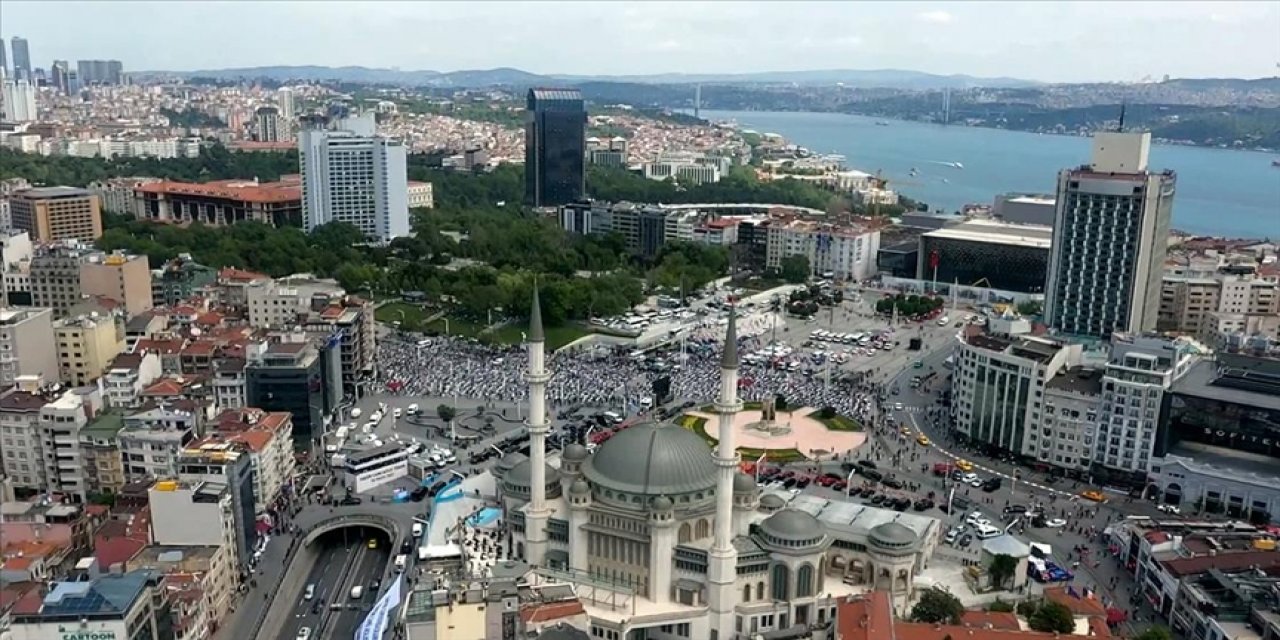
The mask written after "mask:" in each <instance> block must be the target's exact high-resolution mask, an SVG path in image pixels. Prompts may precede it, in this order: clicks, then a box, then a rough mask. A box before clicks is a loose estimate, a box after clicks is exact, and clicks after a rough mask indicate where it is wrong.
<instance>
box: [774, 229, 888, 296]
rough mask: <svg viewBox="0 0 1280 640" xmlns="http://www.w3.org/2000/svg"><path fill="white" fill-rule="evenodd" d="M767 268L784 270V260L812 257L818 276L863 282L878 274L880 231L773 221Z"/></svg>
mask: <svg viewBox="0 0 1280 640" xmlns="http://www.w3.org/2000/svg"><path fill="white" fill-rule="evenodd" d="M767 233H768V236H767V238H768V239H767V241H766V243H767V244H766V249H765V267H766V268H769V269H781V268H782V259H783V258H786V257H788V256H793V255H802V256H805V257H806V258H808V260H809V267H810V269H812V270H813V273H814V274H815V275H824V274H825V275H829V276H830V277H834V278H839V279H841V280H855V281H861V280H865V279H867V278H870V277H871V276H872V275H875V273H876V256H877V254H878V253H879V251H880V231H879V230H878V229H873V228H869V227H862V226H840V225H833V224H828V223H820V222H812V221H808V220H790V221H786V220H773V221H772V222H771V223H770V224H769V227H768V232H767Z"/></svg>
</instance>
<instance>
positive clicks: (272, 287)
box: [244, 273, 346, 328]
mask: <svg viewBox="0 0 1280 640" xmlns="http://www.w3.org/2000/svg"><path fill="white" fill-rule="evenodd" d="M244 293H245V302H246V304H247V306H248V307H249V325H250V326H252V327H256V328H273V327H274V328H281V327H285V328H292V327H297V326H299V325H300V323H301V318H302V317H303V316H305V315H306V314H309V313H310V312H311V311H312V310H313V309H317V308H323V307H324V306H327V305H328V303H329V301H330V300H334V299H339V298H342V297H343V296H345V295H346V291H345V290H344V289H343V288H342V287H340V286H338V283H337V281H336V280H327V279H322V278H316V277H315V276H312V275H311V274H309V273H300V274H295V275H291V276H287V277H284V278H280V279H277V280H265V281H257V282H254V283H252V284H250V285H249V286H247V287H246V288H245V290H244Z"/></svg>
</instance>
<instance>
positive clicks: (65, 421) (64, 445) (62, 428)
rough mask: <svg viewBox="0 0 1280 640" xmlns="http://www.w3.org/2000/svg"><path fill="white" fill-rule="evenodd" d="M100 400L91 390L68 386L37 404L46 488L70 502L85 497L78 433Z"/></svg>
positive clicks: (85, 472)
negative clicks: (55, 395) (41, 404)
mask: <svg viewBox="0 0 1280 640" xmlns="http://www.w3.org/2000/svg"><path fill="white" fill-rule="evenodd" d="M100 402H101V399H100V398H99V399H96V400H95V398H94V397H93V396H92V392H85V390H83V389H70V390H67V391H65V392H63V393H62V394H61V395H59V396H58V397H57V398H55V399H53V400H52V401H50V402H48V403H46V404H45V405H44V406H42V407H40V445H41V447H42V448H43V451H44V475H45V481H46V483H47V484H46V487H47V490H48V491H55V492H58V493H62V494H63V495H66V496H68V497H70V499H71V500H72V501H73V502H79V503H83V502H84V501H85V500H87V499H88V495H89V477H88V475H89V474H88V470H87V469H86V468H85V460H84V454H83V452H82V451H81V449H80V437H81V436H80V432H81V430H82V429H84V428H85V427H86V426H88V424H89V421H90V420H91V419H92V418H93V417H94V415H95V414H96V413H97V412H98V411H99V410H100V409H101V406H100V404H99V403H100ZM95 405H98V406H95Z"/></svg>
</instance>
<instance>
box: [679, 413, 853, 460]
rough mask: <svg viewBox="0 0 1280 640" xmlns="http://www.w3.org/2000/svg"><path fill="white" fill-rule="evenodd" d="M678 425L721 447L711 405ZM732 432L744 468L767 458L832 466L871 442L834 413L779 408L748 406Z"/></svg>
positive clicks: (736, 416)
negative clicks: (823, 463) (762, 458)
mask: <svg viewBox="0 0 1280 640" xmlns="http://www.w3.org/2000/svg"><path fill="white" fill-rule="evenodd" d="M679 423H680V426H682V427H684V428H686V429H689V430H690V431H693V432H694V433H697V434H698V435H700V436H702V437H703V438H704V439H705V440H706V441H707V442H709V443H712V445H713V446H714V445H715V443H717V442H718V441H719V434H718V430H719V428H720V427H719V425H720V416H719V415H717V414H716V413H715V408H714V407H713V406H711V405H708V406H704V407H701V408H699V409H696V410H692V411H688V412H686V413H685V414H684V415H683V416H681V417H680V419H679ZM733 430H734V440H735V444H736V445H737V448H738V453H739V454H740V455H741V456H742V460H743V462H754V461H756V460H758V459H759V458H760V457H761V456H762V455H763V456H765V457H766V459H767V460H769V461H772V462H776V463H781V462H796V461H801V460H830V459H833V458H840V457H842V456H844V455H845V454H846V453H848V452H850V451H853V450H854V449H857V448H858V447H860V446H862V444H863V443H864V442H866V440H867V435H866V433H865V432H864V431H863V428H862V425H861V424H860V423H858V422H857V421H856V420H853V419H851V418H848V417H846V416H842V415H840V414H838V413H835V412H834V411H833V410H832V409H831V408H830V407H827V408H824V409H815V408H813V407H797V408H792V407H786V408H778V407H775V406H772V403H760V402H747V403H744V404H743V407H742V410H741V411H739V412H737V413H735V414H734V415H733Z"/></svg>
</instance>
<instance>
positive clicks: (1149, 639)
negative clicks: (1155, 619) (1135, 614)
mask: <svg viewBox="0 0 1280 640" xmlns="http://www.w3.org/2000/svg"><path fill="white" fill-rule="evenodd" d="M1171 638H1173V634H1172V633H1170V631H1169V628H1168V627H1162V626H1160V625H1156V626H1152V627H1147V629H1146V631H1143V632H1142V633H1139V634H1138V635H1136V636H1134V637H1133V640H1171Z"/></svg>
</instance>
